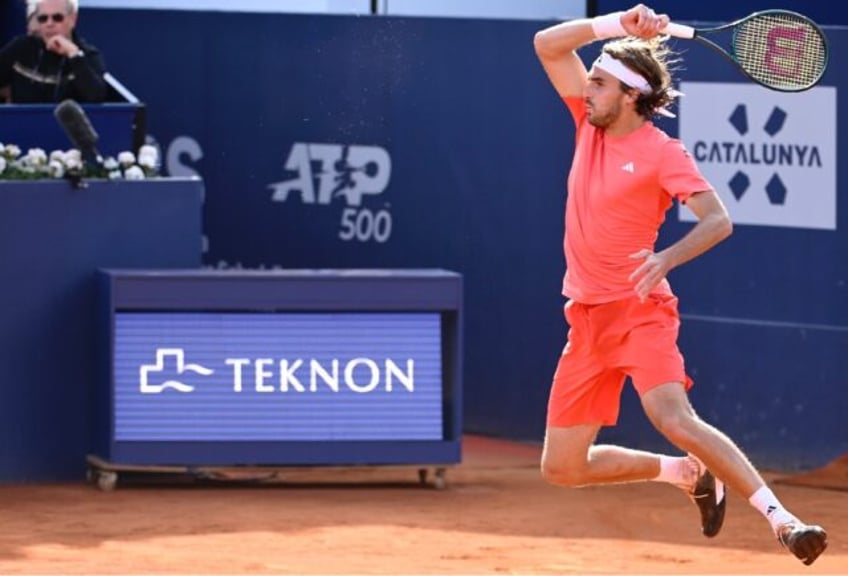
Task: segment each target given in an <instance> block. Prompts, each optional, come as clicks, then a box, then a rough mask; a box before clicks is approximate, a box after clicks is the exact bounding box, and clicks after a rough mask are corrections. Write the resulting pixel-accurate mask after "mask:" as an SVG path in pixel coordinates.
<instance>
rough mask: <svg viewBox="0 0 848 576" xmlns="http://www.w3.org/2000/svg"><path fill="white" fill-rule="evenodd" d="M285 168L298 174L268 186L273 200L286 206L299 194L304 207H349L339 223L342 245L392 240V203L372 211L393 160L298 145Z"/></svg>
mask: <svg viewBox="0 0 848 576" xmlns="http://www.w3.org/2000/svg"><path fill="white" fill-rule="evenodd" d="M285 168H286V170H288V171H291V172H294V173H296V174H297V175H296V176H295V177H294V178H291V179H289V180H284V181H282V182H275V183H272V184H269V185H268V187H269V188H270V189H271V190H272V195H271V200H272V201H274V202H286V201H287V200H288V199H289V198H290V197H291V195H292V194H295V195H298V196H300V201H301V202H302V203H303V204H315V205H324V206H330V205H331V204H333V203H334V202H336V201H337V199H338V198H341V199H342V200H343V201H344V203H345V207H344V209H343V210H342V216H341V222H340V224H339V238H340V239H341V240H343V241H345V242H352V241H358V242H367V241H370V240H374V241H376V242H380V243H382V242H386V241H388V240H389V238H390V237H391V235H392V215H391V212H389V209H388V204H383V205H382V207H380V208H377V209H375V208H374V207H373V203H374V202H373V201H374V200H375V199H376V198H377V197H378V196H380V195H381V194H383V192H384V191H385V190H386V187H387V186H388V185H389V180H390V178H391V174H392V160H391V157H390V156H389V153H388V152H387V151H386V150H385V149H383V148H380V147H379V146H351V145H342V144H310V143H305V142H296V143H295V144H294V145H293V146H292V148H291V152H289V156H288V159H286V164H285ZM366 204H371V205H370V206H369V205H366Z"/></svg>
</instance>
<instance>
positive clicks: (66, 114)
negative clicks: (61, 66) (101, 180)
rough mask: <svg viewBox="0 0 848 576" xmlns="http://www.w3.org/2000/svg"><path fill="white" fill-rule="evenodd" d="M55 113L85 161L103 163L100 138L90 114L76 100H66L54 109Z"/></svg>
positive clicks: (96, 163)
mask: <svg viewBox="0 0 848 576" xmlns="http://www.w3.org/2000/svg"><path fill="white" fill-rule="evenodd" d="M53 115H54V116H55V117H56V120H58V122H59V124H61V126H62V128H63V129H64V130H65V134H67V135H68V138H69V139H70V140H71V142H72V143H73V145H74V146H75V147H76V148H77V149H79V151H80V155H81V156H82V158H83V160H84V161H85V162H88V163H91V164H95V165H98V166H99V165H101V164H102V163H103V157H102V156H101V155H100V152H98V151H97V140H98V139H99V138H100V137H99V136H98V135H97V132H96V131H95V130H94V127H93V126H92V125H91V122H89V120H88V116H87V115H86V113H85V110H83V109H82V108H81V107H80V105H79V104H77V103H76V102H75V101H74V100H64V101H62V102H61V103H60V104H59V105H58V106H56V109H55V110H54V111H53Z"/></svg>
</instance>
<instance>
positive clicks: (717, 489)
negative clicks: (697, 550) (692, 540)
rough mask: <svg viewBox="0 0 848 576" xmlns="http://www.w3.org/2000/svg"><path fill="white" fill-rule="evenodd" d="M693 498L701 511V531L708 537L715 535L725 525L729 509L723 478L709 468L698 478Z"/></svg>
mask: <svg viewBox="0 0 848 576" xmlns="http://www.w3.org/2000/svg"><path fill="white" fill-rule="evenodd" d="M692 499H693V500H694V501H695V504H697V505H698V510H699V511H700V512H701V533H702V534H703V535H704V536H706V537H707V538H713V537H715V536H716V535H717V534H718V533H719V532H720V531H721V527H722V526H723V525H724V514H725V511H726V509H727V493H726V492H725V490H724V484H723V483H722V482H721V480H719V479H717V478H716V477H715V476H713V474H712V472H710V471H709V470H707V471H706V472H704V474H703V476H701V477H700V478H699V479H698V483H697V484H696V485H695V490H694V491H693V492H692Z"/></svg>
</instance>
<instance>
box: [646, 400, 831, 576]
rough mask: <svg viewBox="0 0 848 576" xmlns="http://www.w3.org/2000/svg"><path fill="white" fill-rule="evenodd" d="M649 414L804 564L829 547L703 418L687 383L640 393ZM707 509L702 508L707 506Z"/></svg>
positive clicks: (818, 529)
mask: <svg viewBox="0 0 848 576" xmlns="http://www.w3.org/2000/svg"><path fill="white" fill-rule="evenodd" d="M641 398H642V405H643V406H644V408H645V413H646V414H647V416H648V418H649V419H650V420H651V422H652V423H653V424H654V426H655V427H656V428H657V430H659V431H660V433H661V434H662V435H663V436H665V437H666V438H668V440H669V441H670V442H671V443H673V444H674V445H675V446H677V447H678V448H680V449H681V450H685V451H687V452H689V453H690V454H693V455H695V456H696V457H697V458H698V460H700V461H701V462H703V463H704V464H705V465H706V466H707V468H708V469H709V470H711V471H712V472H713V473H714V474H715V475H716V476H717V477H718V478H721V479H722V481H724V482H725V483H726V484H727V485H728V486H729V487H730V488H731V489H732V490H734V491H736V492H737V493H738V494H740V495H742V496H744V497H745V498H746V499H747V500H748V502H749V503H750V504H751V505H752V506H753V507H754V508H756V509H757V510H758V511H759V512H760V513H761V514H762V515H763V516H764V517H765V518H766V520H768V522H769V524H770V525H771V527H772V530H773V531H774V533H775V535H776V536H777V538H778V540H779V542H780V543H781V544H782V545H783V546H784V547H786V548H787V549H788V550H789V551H790V552H792V554H794V555H795V556H796V557H797V558H799V559H800V560H801V561H802V562H804V563H805V564H812V563H813V562H814V561H815V559H816V558H818V556H819V555H820V554H821V553H822V552H824V550H825V548H826V547H827V533H826V532H825V531H824V530H823V529H822V528H821V527H820V526H814V525H807V524H804V523H803V522H801V521H800V520H799V519H798V518H797V517H796V516H795V515H794V514H792V513H791V512H789V511H788V510H787V509H786V508H785V507H784V506H783V504H782V503H781V502H780V500H778V498H777V497H776V496H775V495H774V493H773V492H772V491H771V489H769V488H768V486H767V485H766V483H765V481H764V480H763V478H762V476H761V475H760V474H759V472H758V471H757V470H756V468H755V467H754V466H753V465H752V464H751V462H750V460H749V459H748V458H747V457H746V456H745V454H743V453H742V451H741V450H740V449H739V447H738V446H736V444H735V443H734V442H733V441H732V440H730V438H728V437H727V436H726V435H725V434H724V433H722V432H721V431H719V430H718V429H716V428H715V427H713V426H711V425H710V424H708V423H706V422H704V421H703V420H701V419H700V418H699V417H698V416H697V414H695V411H694V410H693V408H692V406H691V404H690V402H689V398H688V395H687V393H686V390H685V388H684V386H683V385H682V384H681V383H668V384H664V385H661V386H657V387H654V388H651V389H650V390H647V391H644V392H642V393H641ZM702 512H703V510H702Z"/></svg>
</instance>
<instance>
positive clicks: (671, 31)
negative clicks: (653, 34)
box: [660, 22, 695, 40]
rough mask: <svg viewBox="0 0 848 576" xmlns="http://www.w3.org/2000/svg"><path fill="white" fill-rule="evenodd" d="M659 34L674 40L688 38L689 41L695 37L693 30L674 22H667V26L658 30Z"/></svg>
mask: <svg viewBox="0 0 848 576" xmlns="http://www.w3.org/2000/svg"><path fill="white" fill-rule="evenodd" d="M660 33H661V34H668V35H669V36H674V37H675V38H688V39H690V40H691V39H692V38H694V37H695V29H694V28H692V27H691V26H686V25H685V24H675V23H674V22H669V23H668V26H666V27H665V28H663V29H662V30H660Z"/></svg>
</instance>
